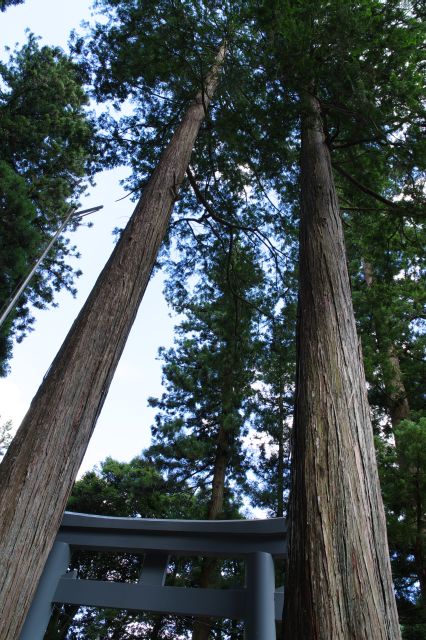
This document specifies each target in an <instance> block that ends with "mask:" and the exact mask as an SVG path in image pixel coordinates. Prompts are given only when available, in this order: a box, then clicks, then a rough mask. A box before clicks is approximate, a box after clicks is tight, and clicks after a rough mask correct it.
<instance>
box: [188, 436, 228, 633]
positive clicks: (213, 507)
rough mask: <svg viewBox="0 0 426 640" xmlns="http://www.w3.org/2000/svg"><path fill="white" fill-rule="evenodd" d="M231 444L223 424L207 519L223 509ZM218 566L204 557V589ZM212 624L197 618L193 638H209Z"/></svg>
mask: <svg viewBox="0 0 426 640" xmlns="http://www.w3.org/2000/svg"><path fill="white" fill-rule="evenodd" d="M229 446H230V445H229V442H228V438H227V433H226V431H225V429H224V427H223V425H221V426H220V428H219V433H218V437H217V453H216V458H215V464H214V471H213V482H212V493H211V497H210V503H209V510H208V514H207V520H216V518H217V517H218V515H219V514H220V513H221V512H222V509H223V496H224V490H225V477H226V469H227V466H228V461H229ZM217 568H218V561H217V560H216V559H215V558H203V563H202V566H201V574H200V587H201V588H202V589H206V588H207V587H211V586H212V584H213V582H214V575H215V573H216V570H217ZM212 624H213V619H212V618H209V617H207V616H205V617H200V618H196V619H195V620H194V626H193V630H192V640H208V638H209V637H210V631H211V628H212Z"/></svg>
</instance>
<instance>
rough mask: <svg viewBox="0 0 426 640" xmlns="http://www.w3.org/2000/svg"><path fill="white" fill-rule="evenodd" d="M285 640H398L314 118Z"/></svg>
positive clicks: (325, 157)
mask: <svg viewBox="0 0 426 640" xmlns="http://www.w3.org/2000/svg"><path fill="white" fill-rule="evenodd" d="M301 191H302V196H301V226H300V291H299V317H298V330H297V336H298V338H297V339H298V345H297V349H298V353H297V360H298V362H297V383H296V384H297V386H296V411H295V423H294V434H293V438H294V440H293V460H292V491H291V504H290V519H289V545H290V546H289V566H288V574H287V584H286V598H285V603H286V604H285V612H284V637H285V638H286V639H288V640H290V639H291V640H314V639H315V640H331V639H332V640H349V639H351V640H352V639H356V640H366V639H367V638H368V640H385V639H386V640H396V639H398V638H400V631H399V626H398V619H397V613H396V606H395V599H394V595H393V589H392V579H391V572H390V562H389V556H388V547H387V537H386V523H385V517H384V511H383V505H382V499H381V495H380V486H379V480H378V474H377V465H376V459H375V451H374V443H373V433H372V427H371V422H370V412H369V406H368V401H367V394H366V384H365V378H364V371H363V364H362V356H361V351H360V346H359V341H358V337H357V334H356V327H355V320H354V313H353V308H352V300H351V291H350V284H349V277H348V272H347V266H346V254H345V246H344V239H343V232H342V224H341V219H340V215H339V206H338V202H337V197H336V192H335V188H334V182H333V176H332V171H331V163H330V156H329V152H328V149H327V146H326V144H325V140H324V133H323V128H322V121H321V115H320V107H319V104H318V102H317V100H316V99H314V98H313V97H312V96H306V98H305V106H304V113H303V116H302V152H301Z"/></svg>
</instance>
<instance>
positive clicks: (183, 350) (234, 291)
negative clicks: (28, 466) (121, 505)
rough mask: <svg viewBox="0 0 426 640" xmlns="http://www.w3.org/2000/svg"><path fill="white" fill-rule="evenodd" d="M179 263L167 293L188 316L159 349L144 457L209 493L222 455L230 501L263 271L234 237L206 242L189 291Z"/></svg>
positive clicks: (237, 486) (238, 485)
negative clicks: (158, 391) (158, 387)
mask: <svg viewBox="0 0 426 640" xmlns="http://www.w3.org/2000/svg"><path fill="white" fill-rule="evenodd" d="M225 237H226V236H225ZM228 240H229V239H228ZM178 265H179V266H178ZM180 266H181V263H178V264H176V267H177V271H176V277H175V278H173V280H171V281H169V283H168V287H167V297H168V299H169V302H170V303H171V304H172V306H173V308H174V309H175V310H176V311H178V312H179V313H185V317H184V319H183V320H182V321H181V322H180V324H179V326H178V327H177V335H178V337H177V339H176V347H175V348H173V349H169V350H168V351H164V350H162V351H161V357H162V359H163V361H164V363H165V364H164V367H163V376H164V377H163V383H164V385H165V387H166V391H165V393H164V394H163V396H162V398H161V399H151V401H150V404H151V406H154V407H156V408H158V413H157V416H156V424H155V426H154V427H153V428H152V433H153V441H154V444H153V445H152V447H150V449H149V450H148V454H149V455H150V456H153V457H154V459H155V460H156V462H157V464H159V465H160V467H161V468H162V469H164V471H165V472H166V473H167V474H168V477H170V479H171V480H173V481H174V482H176V483H179V482H183V481H186V482H189V483H190V484H191V485H192V486H194V487H196V488H197V490H198V491H199V492H200V495H206V496H209V495H210V491H209V489H208V487H209V486H210V485H211V482H212V477H213V474H214V471H215V468H216V463H217V459H218V456H219V457H220V456H221V455H223V456H224V458H225V459H226V467H227V469H226V480H225V484H226V487H227V490H226V495H227V496H228V498H227V499H228V501H229V500H230V496H231V494H230V493H229V492H230V481H231V480H233V481H234V486H233V491H232V493H233V499H234V500H235V498H236V496H237V495H238V494H239V493H240V492H241V490H242V488H243V485H244V473H243V469H242V461H243V454H242V448H241V447H242V444H243V437H244V435H245V434H246V431H247V428H246V427H245V426H244V423H245V420H246V418H247V411H248V403H247V400H248V398H249V397H250V395H251V384H252V382H253V381H254V366H255V351H254V346H253V335H254V334H253V332H254V330H255V326H254V324H253V321H254V319H255V318H256V315H257V313H256V306H255V304H256V303H255V300H256V295H257V287H259V286H260V284H261V272H260V270H259V268H258V266H257V265H256V263H255V259H254V256H253V254H252V252H251V251H250V249H249V247H248V246H247V245H243V244H242V242H241V241H240V240H239V239H238V238H234V239H232V238H231V241H230V243H229V244H228V246H226V245H225V246H223V245H222V244H221V242H220V241H218V240H214V241H210V246H209V253H207V252H206V253H204V255H203V262H202V264H201V270H202V271H201V274H202V275H201V274H200V275H201V278H200V280H199V282H198V283H197V284H196V285H195V287H194V290H193V291H192V292H191V291H188V289H187V287H189V288H190V287H191V285H190V282H188V281H185V279H184V273H185V272H184V270H182V269H180ZM178 278H179V279H178ZM228 508H229V507H228ZM231 511H232V508H231ZM228 517H229V516H228Z"/></svg>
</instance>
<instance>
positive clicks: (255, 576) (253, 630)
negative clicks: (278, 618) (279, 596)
mask: <svg viewBox="0 0 426 640" xmlns="http://www.w3.org/2000/svg"><path fill="white" fill-rule="evenodd" d="M246 589H247V612H246V618H245V634H244V637H245V640H276V633H275V601H274V597H275V571H274V561H273V559H272V556H271V554H270V553H265V552H263V551H257V552H256V553H253V554H251V555H250V556H249V557H248V558H247V562H246Z"/></svg>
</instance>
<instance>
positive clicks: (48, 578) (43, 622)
mask: <svg viewBox="0 0 426 640" xmlns="http://www.w3.org/2000/svg"><path fill="white" fill-rule="evenodd" d="M70 557H71V554H70V548H69V545H67V544H66V543H65V542H55V544H54V545H53V548H52V551H51V552H50V554H49V557H48V559H47V562H46V565H45V567H44V571H43V574H42V576H41V578H40V582H39V584H38V587H37V591H36V596H35V598H34V601H33V604H32V606H31V608H30V610H29V612H28V615H27V618H26V620H25V624H24V627H23V629H22V632H21V637H20V640H39V639H40V640H41V639H42V638H43V636H44V632H45V630H46V627H47V625H48V624H49V620H50V616H51V614H52V602H53V597H54V594H55V590H56V585H57V584H58V581H59V579H60V577H61V576H62V575H63V574H64V573H65V572H66V570H67V569H68V565H69V563H70Z"/></svg>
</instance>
